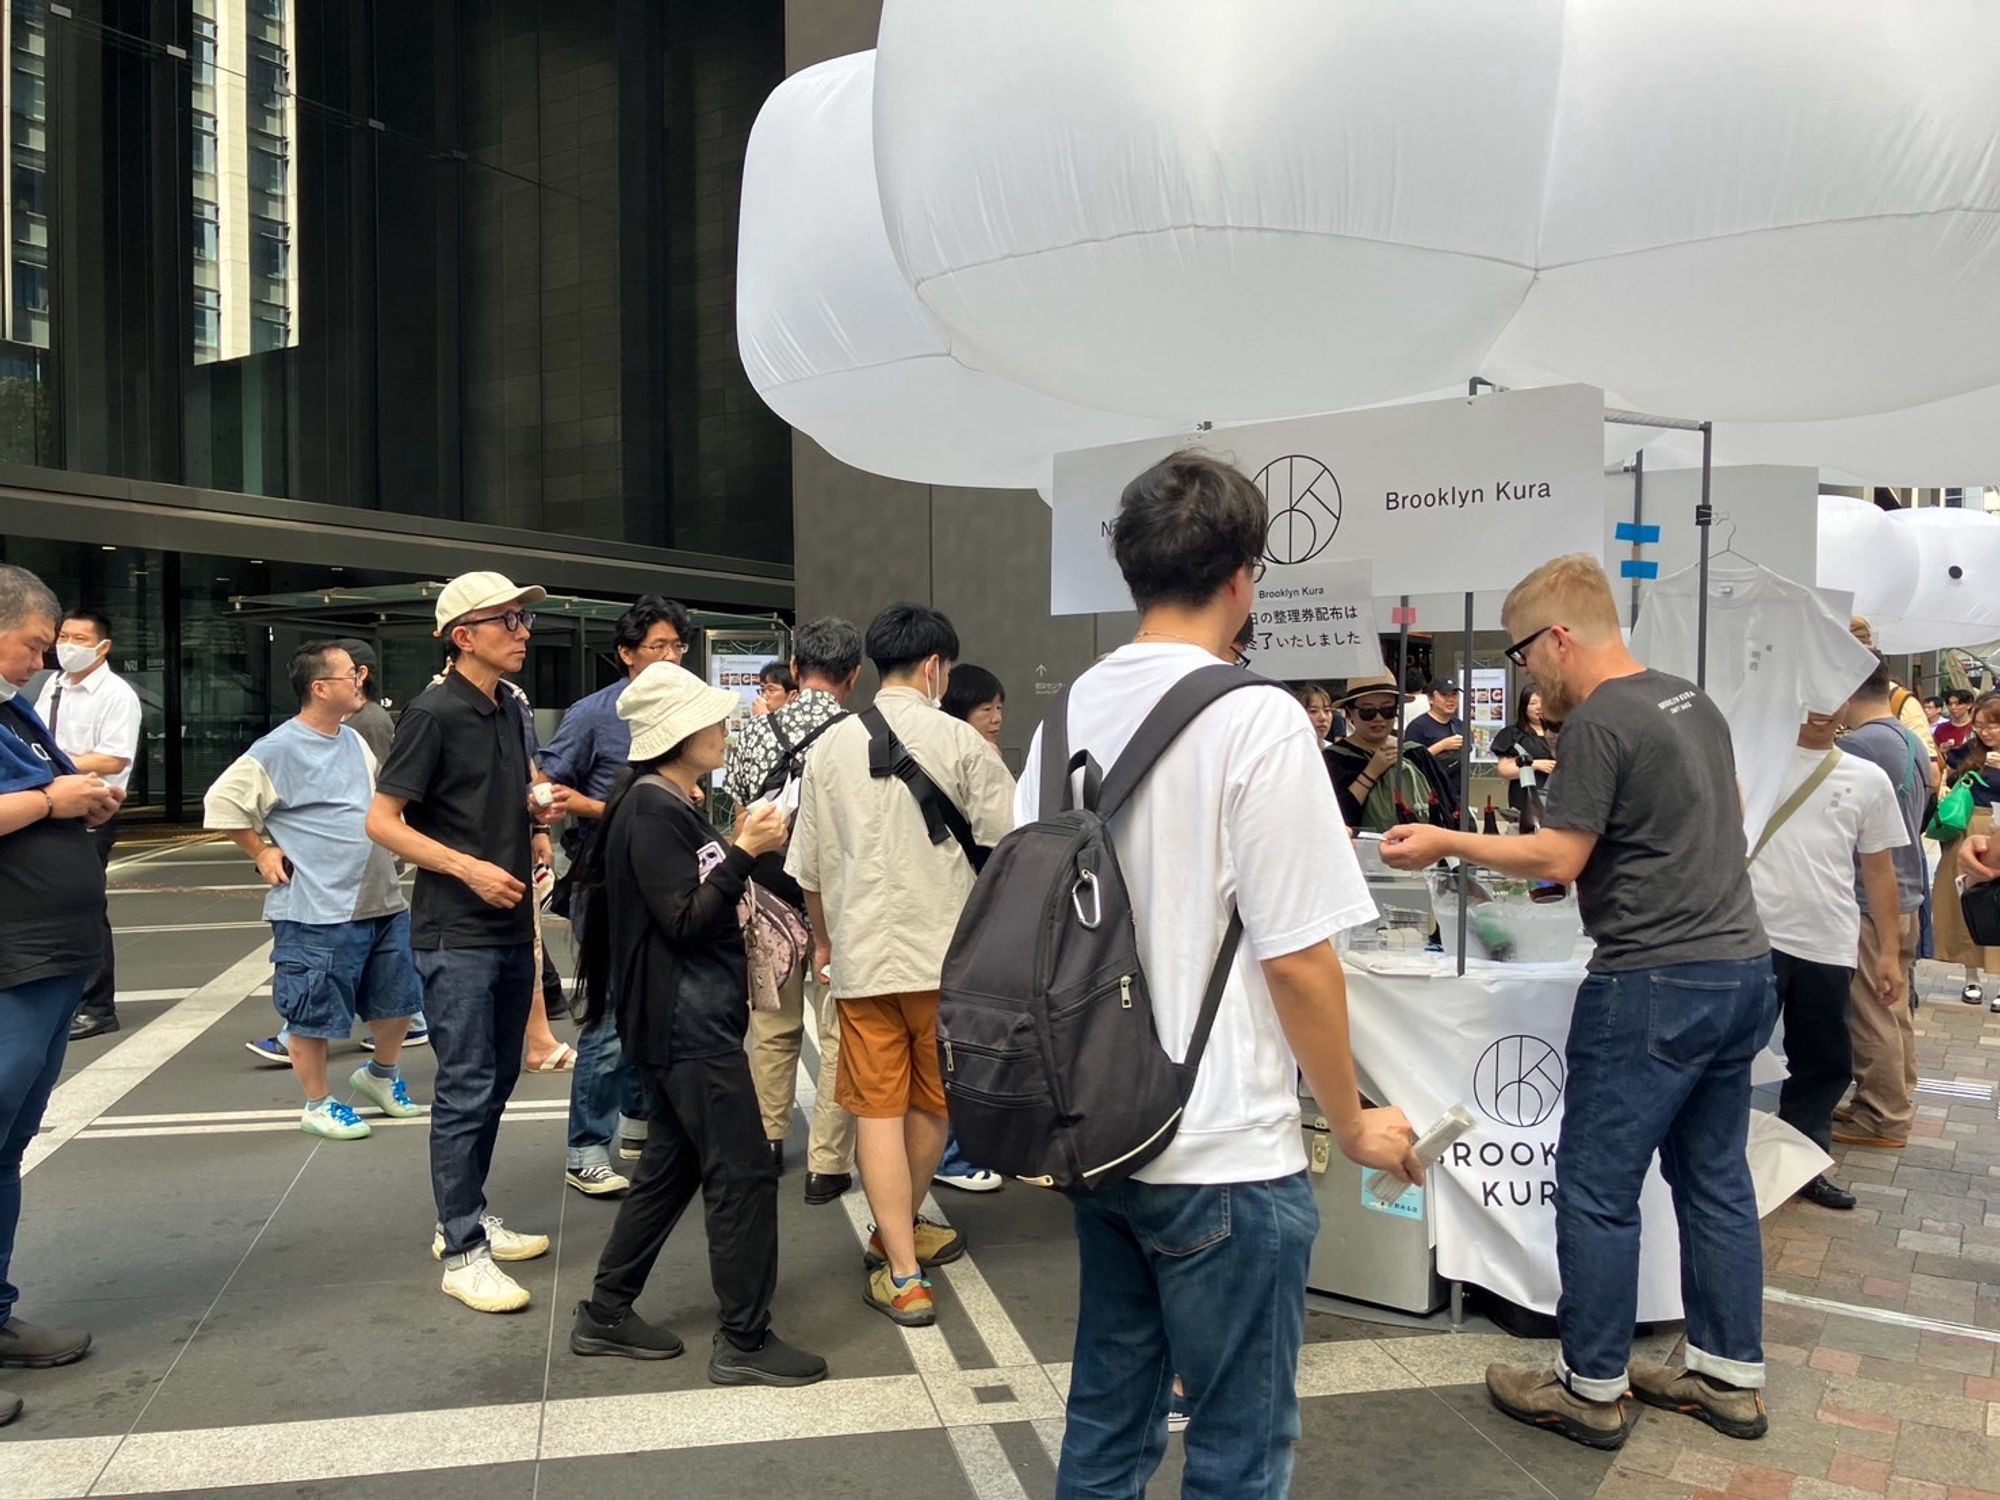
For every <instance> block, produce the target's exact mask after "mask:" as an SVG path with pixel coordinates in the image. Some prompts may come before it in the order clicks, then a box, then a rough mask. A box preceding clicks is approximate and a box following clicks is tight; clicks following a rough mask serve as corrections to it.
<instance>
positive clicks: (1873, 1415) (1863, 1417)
mask: <svg viewBox="0 0 2000 1500" xmlns="http://www.w3.org/2000/svg"><path fill="white" fill-rule="evenodd" d="M1816 1415H1817V1416H1818V1418H1819V1419H1820V1421H1822V1422H1825V1423H1828V1424H1829V1425H1831V1426H1835V1427H1859V1428H1860V1429H1861V1430H1862V1431H1864V1432H1882V1433H1888V1434H1890V1435H1891V1436H1894V1435H1896V1434H1898V1433H1900V1432H1901V1431H1902V1428H1903V1424H1902V1422H1901V1421H1900V1420H1899V1419H1898V1418H1895V1417H1891V1416H1886V1415H1884V1414H1883V1413H1881V1412H1876V1411H1862V1410H1861V1409H1859V1408H1858V1407H1852V1406H1835V1405H1832V1404H1830V1403H1829V1404H1824V1405H1822V1406H1821V1407H1820V1409H1819V1411H1818V1412H1817V1413H1816Z"/></svg>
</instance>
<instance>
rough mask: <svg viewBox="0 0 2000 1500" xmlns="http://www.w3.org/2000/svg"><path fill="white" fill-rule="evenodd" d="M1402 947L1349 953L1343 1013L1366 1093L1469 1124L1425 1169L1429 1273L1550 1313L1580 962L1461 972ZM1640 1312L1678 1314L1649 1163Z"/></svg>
mask: <svg viewBox="0 0 2000 1500" xmlns="http://www.w3.org/2000/svg"><path fill="white" fill-rule="evenodd" d="M1437 970H1438V966H1437V965H1435V964H1433V963H1431V962H1429V961H1427V960H1425V959H1421V958H1418V957H1416V956H1415V955H1409V956H1396V957H1390V956H1387V955H1385V956H1382V957H1380V958H1377V957H1376V956H1374V955H1368V956H1366V957H1365V958H1363V957H1362V956H1360V955H1350V957H1349V959H1348V964H1347V986H1348V1026H1349V1029H1350V1031H1351V1033H1352V1036H1353V1041H1354V1059H1355V1063H1356V1065H1357V1066H1358V1067H1359V1068H1360V1071H1361V1074H1362V1082H1363V1087H1364V1088H1365V1089H1366V1090H1367V1091H1368V1094H1369V1097H1370V1098H1373V1099H1377V1100H1380V1101H1382V1102H1384V1103H1389V1104H1396V1105H1400V1106H1401V1107H1402V1109H1403V1110H1404V1112H1405V1113H1406V1114H1408V1115H1409V1116H1410V1119H1411V1121H1412V1123H1413V1124H1415V1126H1416V1127H1417V1129H1419V1130H1422V1129H1424V1128H1425V1127H1426V1126H1428V1125H1429V1124H1430V1123H1431V1122H1432V1121H1433V1120H1435V1119H1437V1118H1438V1116H1440V1115H1442V1114H1443V1113H1444V1112H1445V1111H1446V1110H1447V1109H1449V1108H1450V1107H1451V1106H1452V1105H1454V1104H1464V1105H1465V1106H1466V1107H1467V1108H1468V1109H1470V1110H1471V1111H1472V1116H1473V1118H1474V1119H1475V1120H1477V1121H1478V1127H1477V1128H1476V1129H1474V1130H1472V1131H1469V1132H1468V1133H1467V1134H1465V1135H1464V1136H1462V1137H1460V1138H1459V1140H1458V1141H1457V1142H1456V1143H1454V1144H1453V1146H1452V1147H1451V1149H1450V1150H1449V1151H1448V1152H1447V1153H1446V1154H1445V1157H1444V1159H1443V1160H1442V1161H1441V1162H1439V1163H1438V1165H1437V1166H1436V1167H1434V1168H1432V1170H1431V1172H1430V1175H1429V1177H1428V1178H1427V1179H1426V1186H1427V1187H1428V1188H1429V1189H1430V1196H1431V1202H1432V1203H1433V1205H1434V1206H1435V1207H1434V1222H1435V1225H1436V1232H1437V1262H1438V1274H1439V1275H1441V1276H1444V1277H1446V1278H1448V1279H1450V1280H1453V1281H1469V1282H1472V1283H1474V1284H1475V1285H1478V1286H1483V1287H1485V1288H1487V1289H1488V1290H1489V1291H1493V1292H1497V1293H1499V1294H1500V1295H1501V1296H1502V1297H1505V1298H1506V1299H1507V1300H1508V1301H1510V1302H1518V1303H1520V1304H1521V1305H1522V1306H1524V1307H1532V1308H1534V1309H1536V1310H1537V1311H1540V1312H1545V1313H1553V1312H1554V1311H1555V1309H1556V1297H1557V1296H1558V1294H1559V1293H1560V1292H1561V1290H1562V1281H1561V1276H1560V1275H1559V1273H1558V1271H1557V1268H1556V1214H1555V1191H1556V1141H1557V1138H1558V1137H1559V1135H1560V1134H1561V1132H1562V1121H1563V1096H1564V1089H1565V1085H1566V1084H1567V1083H1568V1076H1567V1073H1566V1071H1565V1068H1564V1064H1563V1044H1564V1041H1565V1039H1566V1038H1567V1036H1568V1033H1569V1018H1570V1012H1571V1010H1572V1008H1573V1007H1574V1005H1575V1001H1576V988H1577V986H1578V985H1579V984H1580V983H1582V981H1583V971H1582V970H1581V969H1580V968H1570V967H1567V966H1558V965H1527V964H1523V965H1513V966H1499V965H1488V966H1475V967H1472V968H1471V969H1469V970H1468V972H1467V973H1466V975H1465V977H1464V978H1462V979H1461V978H1459V977H1458V976H1457V975H1455V974H1453V973H1451V972H1450V971H1449V969H1448V968H1447V969H1445V970H1444V972H1438V971H1437ZM1639 1203H1640V1212H1641V1215H1642V1228H1641V1231H1640V1250H1639V1317H1640V1319H1641V1320H1642V1321H1645V1322H1653V1321H1657V1320H1663V1319H1672V1318H1678V1317H1680V1315H1681V1298H1680V1241H1679V1234H1678V1231H1677V1230H1676V1228H1675V1224H1674V1208H1673V1200H1672V1199H1671V1197H1669V1195H1668V1192H1667V1185H1666V1183H1665V1182H1664V1181H1663V1180H1662V1179H1661V1177H1660V1171H1659V1164H1658V1162H1657V1161H1656V1162H1655V1163H1654V1165H1653V1169H1652V1170H1651V1171H1650V1172H1649V1173H1648V1174H1647V1177H1646V1185H1645V1187H1644V1189H1643V1190H1642V1191H1641V1193H1640V1196H1639Z"/></svg>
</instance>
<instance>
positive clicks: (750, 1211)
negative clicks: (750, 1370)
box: [591, 1052, 778, 1349]
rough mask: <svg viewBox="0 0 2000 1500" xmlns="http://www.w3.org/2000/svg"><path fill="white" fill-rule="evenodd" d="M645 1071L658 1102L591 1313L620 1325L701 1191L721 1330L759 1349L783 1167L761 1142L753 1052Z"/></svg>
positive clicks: (772, 1283)
mask: <svg viewBox="0 0 2000 1500" xmlns="http://www.w3.org/2000/svg"><path fill="white" fill-rule="evenodd" d="M644 1072H645V1075H646V1078H647V1080H648V1082H649V1083H650V1084H651V1086H652V1092H653V1094H654V1096H655V1098H656V1100H657V1101H658V1102H659V1103H660V1105H661V1109H660V1111H659V1113H658V1114H656V1115H654V1116H653V1119H652V1124H651V1126H650V1127H649V1129H648V1130H647V1133H646V1151H645V1154H644V1155H643V1156H641V1157H640V1158H639V1169H638V1171H637V1172H635V1173H634V1174H633V1178H632V1191H631V1192H629V1193H628V1194H626V1196H625V1201H624V1202H623V1203H622V1204H620V1205H619V1208H618V1219H617V1222H616V1223H614V1224H613V1225H612V1226H611V1238H610V1239H609V1240H608V1241H606V1243H605V1246H604V1253H603V1254H602V1255H601V1256H599V1257H598V1262H597V1284H596V1287H595V1288H594V1290H593V1293H592V1296H591V1313H592V1316H593V1317H596V1318H597V1319H598V1320H599V1321H601V1322H605V1323H615V1322H617V1321H618V1320H619V1319H621V1318H623V1317H624V1316H625V1314H626V1313H628V1312H630V1311H631V1310H632V1304H633V1303H634V1302H635V1301H637V1300H638V1296H639V1293H640V1292H641V1291H643V1290H644V1289H645V1286H646V1278H647V1277H648V1276H650V1275H651V1274H652V1271H653V1262H654V1261H656V1260H657V1259H659V1255H660V1250H661V1248H662V1247H663V1246H664V1245H665V1244H666V1243H667V1236H668V1235H670V1234H672V1233H673V1232H674V1225H676V1224H677V1223H679V1222H680V1217H681V1213H682V1212H683V1211H684V1210H685V1209H686V1208H687V1206H688V1204H689V1203H690V1202H692V1201H693V1199H694V1195H695V1189H696V1188H700V1189H701V1194H702V1206H703V1209H704V1211H705V1217H706V1219H707V1224H708V1274H709V1280H710V1282H711V1284H712V1285H713V1286H714V1288H715V1299H716V1301H717V1302H718V1303H720V1304H721V1307H722V1332H723V1334H724V1336H725V1337H727V1338H728V1339H729V1341H730V1342H731V1343H733V1344H735V1345H736V1346H737V1347H738V1348H740V1349H756V1348H758V1347H760V1346H761V1345H762V1344H763V1342H764V1334H765V1333H766V1331H767V1330H768V1329H769V1328H770V1326H771V1294H772V1293H773V1292H774V1291H775V1290H776V1289H777V1285H778V1170H777V1167H776V1166H775V1165H774V1164H773V1163H772V1161H771V1148H770V1147H769V1146H768V1145H766V1144H765V1141H764V1119H763V1115H762V1113H761V1111H760V1110H759V1109H758V1106H757V1088H756V1085H755V1084H754V1083H753V1082H752V1081H751V1078H750V1059H749V1057H748V1056H747V1055H746V1054H744V1053H742V1052H732V1053H730V1054H729V1055H728V1056H726V1057H702V1058H695V1059H692V1060H690V1061H687V1062H677V1063H673V1064H671V1065H670V1066H667V1067H664V1068H661V1067H652V1066H648V1067H646V1068H645V1069H644Z"/></svg>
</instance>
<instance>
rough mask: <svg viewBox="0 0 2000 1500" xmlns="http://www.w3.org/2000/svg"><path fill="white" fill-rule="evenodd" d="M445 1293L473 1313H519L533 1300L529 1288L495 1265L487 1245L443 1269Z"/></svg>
mask: <svg viewBox="0 0 2000 1500" xmlns="http://www.w3.org/2000/svg"><path fill="white" fill-rule="evenodd" d="M443 1290H444V1294H445V1295H446V1296H447V1297H456V1298H457V1299H458V1300H459V1301H461V1302H463V1303H464V1304H465V1305H466V1306H467V1307H469V1308H471V1309H472V1310H473V1311H474V1312H483V1313H509V1312H519V1311H520V1310H521V1309H522V1308H524V1307H526V1306H527V1305H528V1302H529V1300H530V1299H529V1296H528V1289H527V1288H526V1287H524V1286H522V1285H521V1283H520V1282H518V1281H516V1280H515V1279H514V1278H513V1277H511V1276H509V1275H508V1274H507V1273H506V1272H505V1271H503V1270H501V1269H500V1268H499V1267H498V1266H497V1265H495V1264H494V1263H493V1256H492V1254H491V1252H490V1251H488V1249H487V1248H486V1246H484V1245H481V1246H480V1247H479V1248H478V1249H477V1250H473V1251H469V1252H467V1253H466V1254H464V1255H454V1256H453V1257H452V1258H451V1260H450V1261H449V1262H448V1263H447V1264H446V1266H445V1268H444V1282H443Z"/></svg>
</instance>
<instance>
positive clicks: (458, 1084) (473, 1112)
mask: <svg viewBox="0 0 2000 1500" xmlns="http://www.w3.org/2000/svg"><path fill="white" fill-rule="evenodd" d="M416 958H417V974H418V975H419V977H421V978H422V980H423V982H424V1014H425V1015H426V1016H428V1017H429V1018H430V1023H431V1055H432V1056H433V1057H435V1058H436V1059H437V1081H436V1082H435V1083H434V1084H433V1085H432V1086H431V1192H432V1194H433V1195H434V1196H435V1197H436V1199H437V1212H438V1223H440V1224H441V1225H443V1226H444V1248H445V1254H447V1255H463V1254H465V1253H466V1252H467V1251H469V1250H476V1249H478V1248H479V1247H480V1246H481V1245H483V1244H485V1243H486V1230H485V1229H484V1228H483V1227H482V1226H481V1224H480V1222H479V1220H480V1216H481V1215H482V1214H484V1213H485V1212H486V1174H487V1171H488V1169H490V1168H491V1167H492V1165H493V1143H494V1141H495V1139H496V1138H497V1137H498V1136H499V1134H500V1112H501V1111H502V1110H503V1109H505V1108H506V1107H507V1099H508V1097H509V1096H510V1095H511V1094H512V1093H513V1092H514V1085H515V1084H516V1083H517V1082H519V1081H520V1077H521V1052H522V1049H523V1047H524V1046H525V1045H526V1042H527V1030H528V1012H529V1010H530V1009H531V1008H532V1006H533V1003H534V995H535V945H534V944H533V943H513V944H510V945H508V946H507V947H504V948H419V949H418V950H417V954H416Z"/></svg>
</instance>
